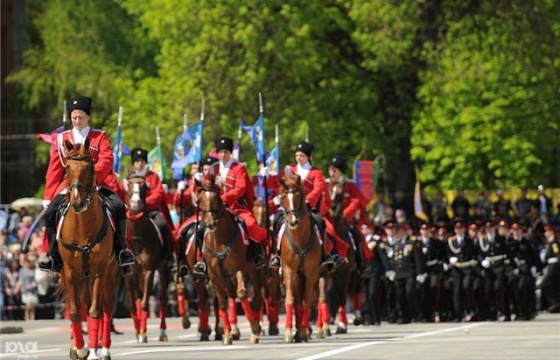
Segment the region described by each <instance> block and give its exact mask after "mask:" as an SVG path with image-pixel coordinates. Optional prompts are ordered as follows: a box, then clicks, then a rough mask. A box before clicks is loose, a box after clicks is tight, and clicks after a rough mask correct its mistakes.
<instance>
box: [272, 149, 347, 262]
mask: <svg viewBox="0 0 560 360" xmlns="http://www.w3.org/2000/svg"><path fill="white" fill-rule="evenodd" d="M312 151H313V145H311V144H310V143H308V142H307V141H301V142H300V143H298V144H297V147H296V151H295V160H296V163H295V164H291V165H288V166H287V167H286V168H285V169H284V170H283V171H282V172H281V173H280V174H279V177H283V176H285V175H286V174H290V173H291V174H296V175H299V176H300V177H301V182H302V184H303V188H304V189H305V200H306V202H307V203H308V205H309V207H310V209H311V213H312V216H313V218H314V220H315V222H316V223H317V224H321V223H322V222H323V220H324V226H325V227H326V230H327V233H328V235H329V236H323V240H324V245H325V246H324V249H323V250H324V254H323V265H329V266H330V265H335V266H338V265H340V264H342V262H343V259H342V258H340V256H339V255H338V253H337V251H338V252H340V253H344V254H345V253H346V250H347V248H348V244H346V242H345V241H344V240H342V239H341V238H340V237H338V236H337V235H336V231H335V230H334V227H333V226H332V222H331V221H330V214H329V207H330V202H331V198H330V196H328V188H327V183H326V182H325V177H324V176H323V172H322V171H321V170H320V169H318V168H316V167H313V166H312V165H311V162H310V160H311V153H312ZM269 206H271V208H277V207H278V206H280V198H279V197H278V196H276V197H274V198H273V199H270V200H269ZM282 217H283V211H278V212H276V214H275V215H274V220H273V224H274V225H275V226H276V224H277V223H278V221H279V219H281V218H282ZM322 230H324V229H322ZM321 233H324V231H322V232H321ZM329 238H330V239H332V240H334V241H335V242H336V246H335V245H334V244H333V243H331V241H329V240H328V239H329ZM270 267H272V268H278V267H280V257H279V255H278V254H275V255H274V256H273V257H272V259H271V260H270Z"/></svg>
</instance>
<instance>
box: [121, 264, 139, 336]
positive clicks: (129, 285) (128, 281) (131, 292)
mask: <svg viewBox="0 0 560 360" xmlns="http://www.w3.org/2000/svg"><path fill="white" fill-rule="evenodd" d="M135 275H136V274H132V275H129V276H125V278H124V285H125V287H126V293H127V295H128V310H129V311H130V317H131V318H132V322H133V324H134V330H135V339H136V341H138V334H139V332H140V318H139V316H138V312H137V307H136V290H137V289H136V288H137V284H135V283H134V282H135V281H136V279H137V278H136V276H135Z"/></svg>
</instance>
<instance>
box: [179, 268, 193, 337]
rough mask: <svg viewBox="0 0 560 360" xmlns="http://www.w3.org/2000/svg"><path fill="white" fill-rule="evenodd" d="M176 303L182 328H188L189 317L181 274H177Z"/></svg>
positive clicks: (189, 323)
mask: <svg viewBox="0 0 560 360" xmlns="http://www.w3.org/2000/svg"><path fill="white" fill-rule="evenodd" d="M176 291H177V305H178V307H179V315H181V323H182V325H183V329H188V328H190V327H191V321H190V319H189V314H188V312H187V309H188V300H187V299H186V298H185V279H184V278H183V277H182V276H179V275H177V286H176Z"/></svg>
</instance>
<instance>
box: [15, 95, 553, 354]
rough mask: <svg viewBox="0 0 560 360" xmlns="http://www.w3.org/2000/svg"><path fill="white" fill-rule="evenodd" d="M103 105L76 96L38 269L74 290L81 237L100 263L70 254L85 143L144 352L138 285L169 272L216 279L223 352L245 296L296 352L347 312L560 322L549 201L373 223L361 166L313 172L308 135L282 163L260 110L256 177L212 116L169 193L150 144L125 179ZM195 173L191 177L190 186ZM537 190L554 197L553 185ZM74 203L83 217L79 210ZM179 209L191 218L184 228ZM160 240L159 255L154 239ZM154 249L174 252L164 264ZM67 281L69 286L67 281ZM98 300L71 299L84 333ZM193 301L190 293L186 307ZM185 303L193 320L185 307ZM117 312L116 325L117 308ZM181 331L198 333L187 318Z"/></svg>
mask: <svg viewBox="0 0 560 360" xmlns="http://www.w3.org/2000/svg"><path fill="white" fill-rule="evenodd" d="M91 107H92V99H91V98H88V97H83V96H80V97H76V98H75V99H71V100H70V101H69V102H68V106H67V110H68V113H69V114H70V117H71V119H72V126H73V127H72V129H70V130H67V131H65V132H62V133H60V134H59V135H58V137H57V139H56V141H55V142H54V143H53V147H52V149H53V150H52V151H51V161H50V163H49V169H48V171H47V176H46V179H47V186H46V188H45V195H44V199H45V203H44V205H45V208H46V212H44V215H43V216H44V219H45V221H46V231H45V238H44V245H43V251H44V252H45V253H46V255H45V256H43V257H42V258H40V259H39V261H38V268H39V269H40V270H43V271H49V272H50V271H52V272H61V273H62V272H65V273H66V276H65V277H66V279H67V280H68V279H69V277H71V276H75V271H74V272H72V271H66V270H67V268H72V269H73V268H76V267H82V266H83V268H82V270H83V271H85V270H86V269H87V270H89V267H88V266H89V265H88V264H87V262H88V261H89V262H92V263H95V261H96V260H95V259H97V258H96V257H95V256H98V254H96V253H97V250H96V247H95V246H97V243H90V245H91V244H93V245H92V246H91V248H90V247H88V246H89V245H86V246H85V247H81V245H78V243H79V241H80V238H81V237H82V236H83V233H82V232H81V231H76V233H75V237H74V238H65V239H64V241H65V242H66V243H71V244H74V243H75V245H72V246H73V249H74V250H73V251H76V252H83V253H87V254H89V253H91V256H90V257H89V258H88V257H87V256H85V257H78V256H74V257H70V256H68V255H66V256H65V257H61V252H60V251H59V249H60V250H62V249H63V248H64V246H65V245H64V244H65V243H63V242H62V241H61V230H60V229H61V228H64V225H65V224H66V223H65V222H69V221H76V223H75V225H76V226H78V227H79V225H80V224H81V221H82V220H79V219H81V218H80V216H81V215H80V214H81V213H82V212H84V211H86V209H87V207H88V204H89V203H90V202H91V199H90V196H91V192H92V191H93V190H94V189H93V188H92V181H93V180H90V182H89V183H87V182H85V181H84V180H83V179H82V180H80V181H79V182H74V183H71V184H68V183H67V182H66V179H68V178H70V175H71V174H69V173H67V172H68V171H69V169H70V168H69V166H68V161H69V160H76V159H81V157H80V156H78V157H77V156H76V155H75V153H74V151H75V150H76V149H81V147H82V146H83V147H84V148H87V151H88V154H86V155H82V157H84V156H85V157H87V159H89V160H88V161H90V167H88V170H87V171H89V172H90V173H91V175H92V177H93V179H94V180H95V182H94V183H95V184H96V186H97V187H96V189H98V190H99V191H97V192H96V195H95V196H98V197H99V199H100V201H101V203H102V204H103V206H105V207H106V212H107V214H108V215H107V216H109V217H110V219H111V220H110V223H111V228H112V231H110V232H111V234H114V236H113V245H112V246H111V249H112V251H111V253H110V254H108V255H107V256H110V257H114V259H115V262H116V263H117V264H118V265H120V266H119V267H118V268H120V269H121V272H122V275H123V276H124V278H125V281H127V288H129V293H128V294H129V296H130V297H134V299H132V298H130V299H129V307H130V312H131V314H132V317H133V320H134V326H135V328H136V331H137V336H138V340H139V341H141V339H142V338H144V341H145V336H146V335H145V333H146V330H147V329H146V319H147V317H148V302H147V296H148V295H146V291H144V293H143V295H142V292H134V291H130V289H132V288H133V287H134V286H136V287H138V288H140V289H142V288H144V290H146V287H148V286H151V280H153V277H154V272H155V271H156V270H158V269H160V270H159V271H160V276H167V273H168V271H169V272H171V273H172V274H173V276H174V278H173V279H172V280H173V281H175V282H176V283H181V282H182V278H184V277H185V276H191V277H193V280H194V281H195V282H198V283H200V284H204V285H202V287H197V290H198V291H199V292H200V291H206V290H204V289H211V291H210V294H211V295H212V294H213V295H215V296H216V298H217V300H218V302H217V305H216V306H215V311H216V316H217V317H218V318H219V321H217V326H216V328H215V330H216V332H217V333H221V335H220V336H223V343H224V344H232V341H233V340H237V339H238V338H236V315H235V312H236V307H235V301H236V300H237V301H239V302H240V303H241V306H242V309H243V312H244V314H245V316H246V317H247V319H248V320H249V322H250V324H251V330H252V335H251V338H250V341H251V342H252V343H257V342H258V340H259V336H262V335H263V334H264V333H265V331H264V329H263V325H264V323H265V322H263V321H262V318H263V315H266V316H267V317H268V324H269V326H268V330H269V331H268V333H269V334H270V335H274V334H277V333H278V330H275V331H272V329H278V314H279V313H280V312H282V311H284V312H285V314H286V323H285V332H284V341H285V342H302V341H309V340H310V339H311V334H312V331H315V332H316V334H317V337H321V336H327V335H328V334H330V328H329V325H331V324H334V325H335V326H336V332H337V333H341V334H344V333H346V332H348V331H351V329H352V328H351V327H350V325H351V324H349V319H348V316H347V311H350V312H352V313H353V315H354V316H353V325H356V326H367V325H377V326H378V325H381V324H382V323H383V322H388V323H396V324H408V323H411V322H424V323H440V322H474V321H529V320H532V319H534V318H535V317H536V316H537V315H538V311H539V310H541V311H548V312H551V313H557V312H560V264H559V260H560V240H559V237H558V233H559V231H558V224H556V226H555V224H553V223H541V224H540V225H539V226H534V224H532V223H530V222H528V218H527V217H526V216H525V215H526V214H527V213H529V212H530V211H533V210H534V211H537V212H539V213H544V214H545V215H546V214H549V215H550V216H552V210H551V204H550V202H547V200H546V199H545V200H544V202H543V201H542V197H539V199H537V200H534V201H533V200H529V199H527V203H526V204H525V205H526V206H525V208H521V207H517V206H516V207H515V209H514V208H512V207H511V206H510V205H508V206H509V208H508V206H501V205H502V204H503V202H502V203H498V204H497V205H496V207H495V208H493V207H492V208H490V209H485V208H484V207H480V206H476V210H475V209H473V210H471V209H469V203H468V200H466V199H464V197H461V196H460V194H459V196H458V197H457V199H456V200H460V201H456V202H454V204H452V207H453V216H451V217H448V216H447V210H446V209H444V212H443V213H442V212H441V211H439V209H438V208H437V205H438V204H437V203H435V202H434V204H433V208H432V211H429V214H428V215H429V216H427V217H426V218H424V219H422V218H423V217H424V216H422V217H417V216H415V215H417V214H418V213H419V211H418V209H414V211H410V209H409V208H408V207H402V208H401V207H396V208H393V209H390V208H389V209H385V210H387V211H384V213H383V214H382V215H383V221H379V219H378V218H375V215H376V214H370V210H369V208H368V205H369V201H370V200H368V199H366V198H365V196H364V195H363V194H362V191H361V189H360V188H359V186H358V185H357V184H356V182H354V181H353V180H352V179H351V178H350V177H349V176H348V175H349V169H350V167H351V165H350V164H349V162H348V161H347V157H346V156H343V155H339V154H323V155H325V156H330V160H329V162H328V164H329V167H328V169H327V170H328V178H327V177H326V176H325V175H324V173H323V171H322V170H321V169H320V168H317V167H315V166H313V163H312V159H313V155H314V153H313V150H314V146H313V144H312V143H310V142H309V141H307V140H301V141H299V142H298V143H297V145H296V147H295V149H293V150H292V154H293V164H290V165H288V166H286V167H285V168H279V161H278V148H277V145H276V147H275V149H274V150H273V152H272V153H271V154H267V153H266V151H265V144H264V115H263V111H262V102H261V107H260V113H261V115H260V117H259V120H257V123H256V124H255V125H254V126H253V127H250V129H249V130H248V132H249V134H250V135H251V141H252V143H253V145H254V147H255V155H256V158H257V160H258V163H259V171H258V174H256V175H255V176H254V177H251V176H250V174H249V171H248V169H247V166H246V165H245V164H244V163H243V162H241V161H240V159H239V152H238V150H237V152H236V146H238V144H236V143H235V141H234V139H232V138H230V137H228V136H222V137H218V138H217V139H215V140H214V142H213V145H214V148H213V149H212V151H211V152H210V153H209V154H208V156H206V154H204V152H203V145H204V144H203V143H202V139H203V136H202V132H203V121H204V115H203V114H202V115H201V121H200V122H199V123H197V124H196V125H195V126H191V127H188V128H187V127H185V133H184V134H185V136H183V139H184V140H187V138H188V142H189V143H190V150H189V151H188V152H187V151H186V149H184V148H183V151H182V156H178V157H176V158H175V160H174V164H175V167H174V173H175V174H178V176H176V177H175V180H176V182H174V184H176V187H174V188H175V189H174V190H171V191H170V190H167V189H164V187H163V186H162V179H161V176H163V175H162V173H161V172H159V174H158V171H159V170H161V168H159V169H158V164H157V162H153V161H151V159H149V156H148V153H149V151H147V150H145V149H143V148H141V147H137V148H135V149H133V150H132V151H131V160H132V163H133V165H134V171H133V172H132V173H130V174H128V175H124V174H123V176H121V178H122V179H123V180H122V181H121V182H120V183H118V182H117V179H118V177H117V175H116V174H115V171H120V168H119V166H120V158H121V156H122V144H121V143H119V141H120V142H122V139H117V140H116V141H117V143H116V144H113V146H111V144H110V143H109V140H108V139H107V135H106V134H105V132H103V131H100V130H95V129H91V128H90V127H89V124H88V123H89V119H90V116H91V113H92V111H91V110H92V109H91ZM178 143H179V142H178ZM276 144H277V142H276ZM81 151H82V150H81ZM274 151H276V155H275V156H276V157H275V156H274ZM68 154H72V156H71V157H68ZM115 164H119V165H118V166H115ZM177 164H181V165H177ZM159 165H160V166H161V164H159ZM177 169H179V171H176V170H177ZM186 169H190V172H188V173H189V175H188V176H187V175H185V174H186V173H187V171H185V170H186ZM80 179H81V178H80ZM539 190H540V191H542V193H543V194H544V196H546V192H545V190H544V189H542V188H541V189H539ZM524 196H525V195H524ZM76 199H78V200H79V201H80V204H82V206H81V207H77V206H76V205H75V201H78V200H76ZM80 199H81V200H80ZM84 199H85V200H84ZM525 199H526V198H525ZM464 200H466V202H465V201H464ZM501 200H503V199H501ZM461 201H463V202H462V203H461ZM398 203H399V202H398V201H396V202H395V204H398ZM125 205H126V206H125ZM259 206H260V207H263V206H264V208H265V212H264V216H263V219H260V218H259V215H258V214H259V213H258V212H256V211H255V209H257V207H259ZM169 207H171V210H172V211H171V212H172V213H174V214H177V218H178V219H175V221H174V220H173V219H172V216H171V212H170V209H169ZM133 210H134V211H133ZM426 211H427V210H426ZM438 211H439V212H438ZM421 212H422V211H420V213H421ZM69 214H72V216H70V215H69ZM140 218H144V219H146V221H147V222H146V224H148V225H147V226H150V227H153V229H151V230H150V231H153V233H154V234H155V235H154V236H153V237H148V236H147V235H146V234H147V231H148V230H145V229H144V228H142V227H140V225H139V224H138V223H136V222H137V221H138V219H140ZM71 219H72V220H71ZM57 225H58V226H57ZM66 225H68V224H66ZM103 229H105V231H107V229H106V227H102V228H100V229H98V231H99V232H101V231H103ZM139 229H142V230H139ZM65 234H67V233H65ZM101 235H105V233H103V234H101ZM144 235H145V236H144ZM65 236H67V235H65ZM90 241H91V239H90ZM136 241H137V242H138V243H135V242H136ZM146 241H148V242H149V243H150V244H151V245H146V243H141V242H146ZM86 244H87V241H86ZM153 246H155V247H156V248H157V250H153V249H155V248H154V247H153ZM25 248H26V246H25V245H24V251H25ZM150 249H152V250H150ZM66 250H68V246H66ZM156 251H157V253H158V254H161V256H160V255H158V256H157V257H155V258H154V257H151V256H150V255H154V254H155V252H156ZM154 256H155V255H154ZM88 259H89V260H88ZM189 259H191V261H189ZM74 261H75V262H76V263H73V262H74ZM67 262H71V263H67ZM94 265H95V264H94ZM94 265H92V266H93V267H92V269H95V267H94ZM162 266H163V267H164V268H165V269H166V270H165V271H161V269H162ZM116 268H117V267H115V269H116ZM83 275H84V276H86V277H89V276H90V277H91V278H95V277H96V276H97V274H95V273H92V274H89V273H87V272H86V273H85V274H83ZM73 281H75V280H73ZM62 285H63V286H64V287H65V288H66V290H67V291H69V288H68V283H66V284H64V283H63V284H62ZM101 286H103V285H101ZM210 287H211V288H210ZM85 289H86V290H84V291H85V293H84V294H81V295H76V296H77V298H75V299H73V301H75V302H73V305H72V309H71V320H72V322H73V323H76V322H79V316H78V315H77V314H78V313H77V312H78V311H79V310H78V308H77V307H76V306H78V307H79V305H76V303H77V304H79V303H80V302H83V303H85V304H86V307H87V310H88V314H89V316H90V318H91V319H94V318H99V310H100V309H101V308H100V306H101V305H100V304H98V303H96V302H95V301H94V302H92V300H91V294H90V293H93V292H94V288H85ZM177 289H179V291H184V288H183V287H180V286H178V287H177ZM199 295H200V294H199ZM184 297H185V294H184V293H183V294H178V298H179V299H184ZM162 299H165V300H163V301H164V302H166V299H167V298H165V297H162ZM182 301H184V300H182ZM232 302H233V304H234V305H233V306H232ZM137 303H139V304H140V303H141V305H140V306H138V307H137V305H136V304H137ZM282 303H283V304H284V306H285V308H283V309H281V308H280V305H281V304H282ZM212 304H213V301H212V298H211V297H210V298H209V297H206V296H204V297H200V296H199V311H198V315H199V322H200V324H199V332H200V333H201V334H202V333H206V336H205V337H201V340H205V339H207V332H208V331H209V326H208V317H209V309H210V308H212ZM161 305H162V313H160V315H161V316H162V322H161V324H162V325H161V334H162V335H161V337H160V340H162V341H165V340H166V337H164V334H165V314H166V311H165V309H164V308H165V303H162V304H161ZM179 307H180V308H181V307H182V308H183V309H182V311H183V314H184V312H185V309H184V304H179ZM72 314H73V315H72ZM103 314H104V316H107V312H106V311H105V312H104V313H103ZM102 318H103V316H102ZM234 319H235V320H234ZM294 320H295V326H294V327H295V332H292V324H294V322H293V321H294ZM315 321H316V323H315ZM109 324H110V322H108V320H107V319H106V318H103V321H102V322H101V323H99V322H98V323H97V325H95V326H96V327H97V326H99V327H100V330H99V331H100V333H103V332H102V330H101V329H102V328H103V326H108V325H109ZM315 325H316V326H315ZM183 326H184V327H189V326H190V323H189V320H188V318H187V319H186V320H185V321H183ZM314 327H316V329H315V330H313V328H314ZM78 328H79V329H80V330H77V329H78ZM281 328H282V326H281V325H280V329H281ZM72 329H73V331H76V332H77V331H80V334H79V336H78V334H77V333H75V334H74V337H73V338H74V339H78V338H81V328H80V327H78V326H73V327H72ZM96 330H97V328H96ZM104 335H105V333H104ZM73 347H74V350H75V356H77V357H79V358H87V357H88V356H90V357H89V358H92V357H91V355H90V354H92V353H95V354H97V351H98V349H99V357H100V358H104V356H105V358H106V357H107V356H109V358H110V355H109V347H110V341H107V340H106V339H104V340H103V342H102V344H101V345H100V344H99V343H98V340H97V339H93V338H91V337H90V343H89V346H85V344H84V342H83V340H82V341H77V340H74V343H73Z"/></svg>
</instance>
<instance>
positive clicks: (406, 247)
mask: <svg viewBox="0 0 560 360" xmlns="http://www.w3.org/2000/svg"><path fill="white" fill-rule="evenodd" d="M408 226H409V225H408V224H406V223H405V224H400V223H399V224H396V225H395V238H396V243H395V247H394V252H393V266H394V271H395V290H396V300H397V314H398V318H397V324H408V323H409V322H411V321H412V320H413V319H416V318H417V315H418V306H417V304H418V303H417V297H416V283H417V282H418V283H420V284H423V283H424V282H425V280H426V277H427V276H428V274H427V273H426V260H425V257H424V254H423V253H422V249H421V243H420V242H419V241H415V240H412V239H411V238H410V237H409V236H408V234H407V227H408Z"/></svg>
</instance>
